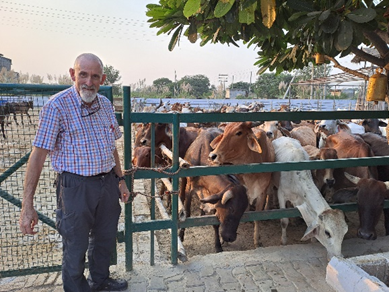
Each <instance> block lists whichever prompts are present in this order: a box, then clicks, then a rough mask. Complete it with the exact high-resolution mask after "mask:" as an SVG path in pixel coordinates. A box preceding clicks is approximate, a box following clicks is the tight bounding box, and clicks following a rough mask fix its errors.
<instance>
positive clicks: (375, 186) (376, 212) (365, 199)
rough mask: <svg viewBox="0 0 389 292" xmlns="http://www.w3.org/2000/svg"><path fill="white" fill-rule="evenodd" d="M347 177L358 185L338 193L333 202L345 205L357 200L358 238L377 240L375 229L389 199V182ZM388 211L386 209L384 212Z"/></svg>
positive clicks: (388, 218) (387, 224)
mask: <svg viewBox="0 0 389 292" xmlns="http://www.w3.org/2000/svg"><path fill="white" fill-rule="evenodd" d="M345 176H346V177H347V178H348V179H349V180H350V181H351V182H352V183H353V184H355V185H356V187H353V188H346V189H341V190H339V191H337V192H336V193H335V194H334V196H333V200H334V202H335V203H345V202H349V201H352V200H353V198H357V202H358V215H359V228H358V233H357V235H358V237H360V238H363V239H368V240H371V239H373V240H374V239H376V238H377V233H376V231H375V227H376V226H377V224H378V221H379V219H380V217H381V214H382V210H383V205H384V200H385V199H389V182H382V181H378V180H375V179H372V178H359V177H356V176H353V175H350V174H348V173H345ZM385 210H387V209H384V211H385ZM384 214H385V231H386V235H389V214H388V212H384Z"/></svg>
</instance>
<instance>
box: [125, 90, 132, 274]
mask: <svg viewBox="0 0 389 292" xmlns="http://www.w3.org/2000/svg"><path fill="white" fill-rule="evenodd" d="M130 117H131V88H130V87H129V86H123V132H124V134H123V135H124V153H123V157H124V166H123V167H124V169H129V168H130V165H131V157H132V149H131V119H130ZM126 184H127V186H128V187H129V189H132V186H131V184H132V181H131V179H130V177H129V176H126ZM124 218H125V219H124V220H125V229H124V239H125V246H126V248H125V250H126V251H125V257H126V270H127V271H131V270H132V266H133V256H132V251H133V236H132V230H133V228H132V203H131V202H130V203H128V204H126V205H125V206H124Z"/></svg>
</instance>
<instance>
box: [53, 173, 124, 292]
mask: <svg viewBox="0 0 389 292" xmlns="http://www.w3.org/2000/svg"><path fill="white" fill-rule="evenodd" d="M119 196H120V191H119V187H118V180H117V178H116V176H115V174H114V172H113V171H111V172H109V173H108V174H105V175H97V176H92V177H85V176H79V175H76V174H72V173H68V172H63V173H62V174H60V175H59V176H58V179H57V206H58V208H57V210H56V213H57V228H58V232H59V233H60V234H61V236H62V243H63V259H62V280H63V288H64V291H71V292H76V291H80V292H85V291H90V288H89V285H88V282H87V280H86V278H85V276H84V269H85V254H86V251H87V250H88V262H89V272H90V277H91V279H92V280H93V281H94V282H95V283H96V284H97V285H100V284H101V283H103V282H104V280H106V279H107V278H108V277H109V264H110V256H111V252H112V251H113V248H114V247H115V240H116V233H117V224H118V220H119V215H120V210H121V208H120V204H119ZM88 246H89V249H88Z"/></svg>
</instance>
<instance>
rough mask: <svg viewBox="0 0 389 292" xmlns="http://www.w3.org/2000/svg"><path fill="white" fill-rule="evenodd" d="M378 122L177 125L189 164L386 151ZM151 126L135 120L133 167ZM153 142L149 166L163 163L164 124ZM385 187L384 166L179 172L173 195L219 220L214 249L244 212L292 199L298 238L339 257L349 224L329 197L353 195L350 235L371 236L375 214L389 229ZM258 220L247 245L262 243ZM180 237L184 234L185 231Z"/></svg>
mask: <svg viewBox="0 0 389 292" xmlns="http://www.w3.org/2000/svg"><path fill="white" fill-rule="evenodd" d="M384 127H386V122H384V121H381V120H378V119H365V120H361V121H356V120H353V121H350V120H348V121H346V120H322V121H270V122H269V121H267V122H231V123H223V124H219V125H207V126H205V125H200V124H194V125H190V126H185V127H184V126H182V127H180V131H179V155H180V157H181V158H183V159H184V160H186V161H187V162H188V163H189V165H192V166H201V165H202V166H212V165H228V164H229V165H245V164H251V163H266V162H299V161H304V160H319V159H320V160H325V159H338V158H360V157H373V156H386V155H389V145H388V141H387V138H386V133H385V128H384ZM150 129H151V127H150V124H138V125H137V126H136V135H135V144H134V151H133V161H132V162H133V166H134V167H135V168H136V167H150V165H151V164H150V159H151V131H150ZM154 141H155V147H156V153H155V164H156V167H159V166H166V165H169V164H170V163H171V162H170V161H168V160H167V158H165V157H164V156H163V154H162V153H161V151H160V150H159V146H161V145H162V144H164V145H165V146H166V147H168V148H171V147H172V131H171V125H170V124H156V125H155V139H154ZM388 189H389V166H369V167H362V166H360V167H350V168H330V169H317V170H302V171H301V170H299V171H281V172H272V173H247V174H235V175H212V176H199V177H187V178H182V179H181V182H180V191H179V197H180V199H181V201H182V202H183V204H184V206H185V209H186V212H187V216H190V214H191V213H190V212H191V211H190V208H191V202H192V199H193V197H194V196H196V197H197V198H198V199H199V200H200V202H201V203H200V206H199V207H200V209H201V214H215V215H216V217H217V218H218V220H219V221H220V228H219V226H215V227H214V229H215V251H216V252H220V251H222V250H223V249H222V244H221V242H233V241H234V240H236V238H237V236H238V235H237V229H238V226H239V222H240V219H241V217H242V215H243V213H244V212H245V211H248V210H257V211H260V210H270V209H277V208H287V207H288V206H289V205H290V204H291V205H292V206H294V207H296V208H297V209H298V210H299V211H300V213H301V216H302V219H303V220H304V221H305V223H306V225H307V229H306V232H305V234H304V236H303V238H302V240H307V239H310V238H316V239H317V240H318V241H319V242H320V243H321V244H322V245H323V246H324V247H325V248H326V250H327V255H328V258H331V257H332V256H334V255H335V256H341V247H342V242H343V238H344V236H345V234H346V232H347V231H348V225H347V223H346V218H345V215H344V213H343V211H340V210H338V209H332V208H331V207H330V205H329V204H332V203H346V202H357V205H358V215H359V228H358V231H357V236H358V237H360V238H363V239H367V240H372V239H376V237H377V233H376V230H375V229H376V226H377V224H378V221H379V219H380V217H381V214H382V213H384V217H385V220H384V221H385V230H386V235H389V212H388V210H387V209H383V205H384V200H385V199H389V191H388ZM288 204H289V205H288ZM288 222H289V220H288V219H287V218H283V219H281V229H282V232H281V234H282V235H281V243H282V244H286V243H287V232H286V229H287V226H288ZM257 223H258V222H255V223H254V231H253V241H254V246H261V245H262V243H261V229H260V227H259V226H260V225H259V224H257ZM219 229H220V230H219ZM220 237H221V240H220ZM180 238H181V240H184V230H181V231H180Z"/></svg>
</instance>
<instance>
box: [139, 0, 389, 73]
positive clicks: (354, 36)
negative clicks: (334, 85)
mask: <svg viewBox="0 0 389 292" xmlns="http://www.w3.org/2000/svg"><path fill="white" fill-rule="evenodd" d="M375 3H378V4H375ZM147 9H148V11H147V13H146V14H147V16H149V18H150V19H149V22H150V23H151V25H150V27H156V28H159V31H158V34H162V33H167V34H171V33H172V37H171V41H170V43H169V47H168V48H169V50H173V48H174V47H175V45H176V44H177V43H178V41H179V40H180V38H181V36H182V35H184V36H186V37H188V39H189V41H191V42H196V40H197V39H198V38H200V40H201V43H200V45H201V46H204V45H205V44H207V43H221V44H232V45H235V46H238V43H237V42H238V41H243V43H244V44H245V45H247V46H248V47H249V46H256V47H258V56H259V60H258V61H257V62H256V63H255V65H256V66H258V67H259V71H258V73H259V74H261V73H263V72H265V71H266V70H268V69H269V70H270V71H275V72H276V73H277V74H279V73H281V72H283V71H285V70H286V71H291V70H293V69H302V68H303V67H304V66H306V65H308V64H309V63H310V62H311V61H312V57H313V56H314V55H315V54H316V53H320V54H325V56H326V60H327V62H328V61H332V62H333V63H334V66H335V67H337V68H340V69H342V70H344V71H346V72H349V73H351V74H354V75H356V76H360V77H362V78H364V79H366V78H367V76H365V75H363V74H360V73H358V72H356V71H354V70H351V69H349V68H346V67H344V66H342V65H341V64H340V63H338V61H337V60H336V59H335V57H336V56H340V57H343V56H346V55H348V54H350V53H354V54H355V55H357V56H359V57H360V58H361V59H362V60H366V61H368V62H371V63H372V64H375V65H377V66H379V67H382V68H385V69H387V70H389V47H388V43H389V35H388V19H389V8H388V1H387V0H384V1H379V0H374V1H373V0H347V1H346V0H338V1H322V0H288V1H285V0H261V1H256V0H246V1H244V0H209V1H204V0H175V1H169V0H160V2H159V4H148V5H147ZM362 45H364V46H374V47H375V48H376V50H377V51H378V53H379V56H378V57H377V56H373V55H371V54H369V53H366V52H364V51H363V50H362Z"/></svg>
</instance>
